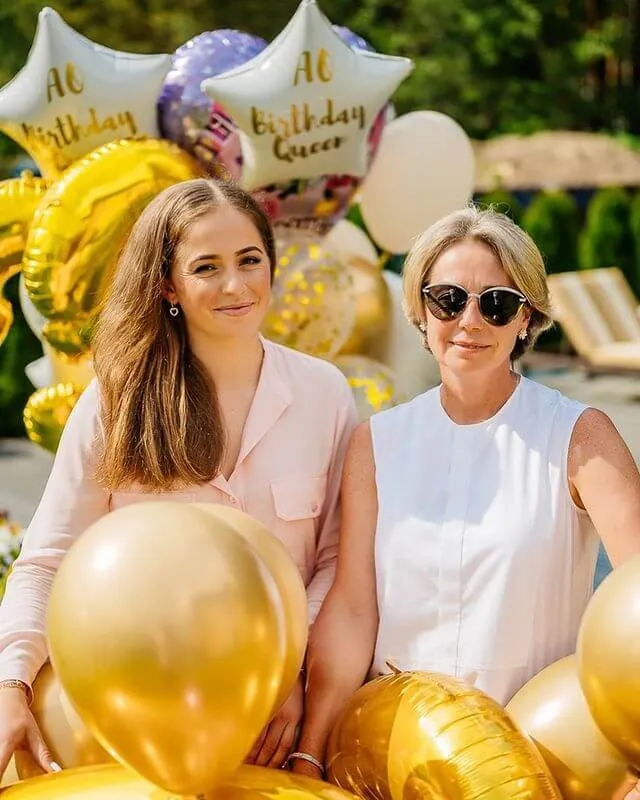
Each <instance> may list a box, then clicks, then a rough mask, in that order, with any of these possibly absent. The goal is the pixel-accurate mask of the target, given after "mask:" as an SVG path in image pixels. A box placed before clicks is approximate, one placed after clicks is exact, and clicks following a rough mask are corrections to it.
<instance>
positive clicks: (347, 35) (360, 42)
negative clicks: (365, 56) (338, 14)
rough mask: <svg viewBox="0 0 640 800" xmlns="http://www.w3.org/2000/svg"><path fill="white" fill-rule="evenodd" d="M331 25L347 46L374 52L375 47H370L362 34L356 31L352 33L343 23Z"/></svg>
mask: <svg viewBox="0 0 640 800" xmlns="http://www.w3.org/2000/svg"><path fill="white" fill-rule="evenodd" d="M332 27H333V30H334V31H335V32H336V33H337V34H338V36H339V37H340V38H341V39H342V41H343V42H344V43H345V44H348V45H349V47H352V48H353V49H354V50H368V51H369V52H370V53H375V48H373V47H371V45H370V44H369V42H368V41H367V40H366V39H363V38H362V36H358V34H357V33H354V32H353V31H352V30H350V29H349V28H345V27H344V25H333V26H332Z"/></svg>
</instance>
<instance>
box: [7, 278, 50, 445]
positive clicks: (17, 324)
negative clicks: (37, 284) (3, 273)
mask: <svg viewBox="0 0 640 800" xmlns="http://www.w3.org/2000/svg"><path fill="white" fill-rule="evenodd" d="M4 294H5V297H6V298H7V299H8V300H9V302H10V303H11V305H12V306H13V313H14V323H13V325H12V327H11V329H10V331H9V335H8V336H7V338H6V339H5V341H4V343H3V344H2V346H0V408H1V409H2V414H0V438H1V437H3V436H24V425H23V422H22V412H23V409H24V406H25V404H26V402H27V400H28V399H29V396H30V395H31V394H32V393H33V392H34V391H35V388H34V387H33V385H32V384H31V381H30V380H29V379H28V378H27V376H26V375H25V371H24V370H25V367H26V366H27V364H29V363H30V362H31V361H35V360H36V359H37V358H40V357H41V356H42V347H41V345H40V342H39V341H38V340H37V339H36V337H35V336H34V335H33V333H31V330H30V329H29V327H28V325H27V323H26V321H25V319H24V316H23V314H22V310H21V308H20V302H19V298H18V279H17V277H16V278H12V279H11V280H10V281H9V282H8V283H7V284H6V286H5V292H4Z"/></svg>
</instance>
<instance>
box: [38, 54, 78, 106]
mask: <svg viewBox="0 0 640 800" xmlns="http://www.w3.org/2000/svg"><path fill="white" fill-rule="evenodd" d="M65 87H66V91H65ZM83 90H84V82H83V80H82V77H81V75H80V71H79V70H78V68H77V67H76V65H75V64H73V63H71V62H68V63H67V64H66V65H65V71H64V81H63V80H62V76H61V75H60V70H59V69H58V68H57V67H51V69H50V70H49V72H48V73H47V103H51V102H52V100H53V99H54V98H53V92H54V91H55V93H56V94H57V95H58V99H62V98H63V97H64V96H65V94H66V92H71V94H82V91H83Z"/></svg>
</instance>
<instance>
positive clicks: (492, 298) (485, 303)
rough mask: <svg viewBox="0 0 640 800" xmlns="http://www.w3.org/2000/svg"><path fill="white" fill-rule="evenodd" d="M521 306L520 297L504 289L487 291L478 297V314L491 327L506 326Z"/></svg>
mask: <svg viewBox="0 0 640 800" xmlns="http://www.w3.org/2000/svg"><path fill="white" fill-rule="evenodd" d="M521 306H522V299H521V297H520V296H519V295H517V294H516V293H515V292H509V291H506V290H505V289H488V290H487V291H486V292H483V293H482V294H481V295H480V312H481V313H482V316H483V317H484V318H485V319H486V320H487V322H490V323H491V324H492V325H498V326H500V325H508V324H509V323H510V322H511V321H512V320H513V319H514V317H515V316H516V314H517V313H518V311H519V310H520V307H521Z"/></svg>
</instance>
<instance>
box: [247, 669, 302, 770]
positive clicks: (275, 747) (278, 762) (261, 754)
mask: <svg viewBox="0 0 640 800" xmlns="http://www.w3.org/2000/svg"><path fill="white" fill-rule="evenodd" d="M303 711H304V684H303V681H302V677H299V678H298V681H297V683H296V685H295V687H294V689H293V691H292V692H291V694H290V695H289V697H288V699H287V700H286V701H285V702H284V704H283V705H282V706H281V707H280V710H279V711H278V712H277V714H276V715H275V717H274V718H273V719H272V720H271V722H270V723H269V724H268V725H267V727H266V728H265V729H264V730H263V732H262V734H261V736H260V738H259V739H258V741H257V742H256V743H255V745H254V746H253V749H252V751H251V752H250V753H249V755H248V756H247V763H249V764H257V765H258V766H261V767H275V768H276V769H278V768H280V767H281V766H282V765H283V764H284V762H285V761H286V760H287V756H288V755H289V753H291V752H292V751H293V749H294V747H295V744H296V740H297V738H298V732H299V727H300V722H301V720H302V713H303Z"/></svg>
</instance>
